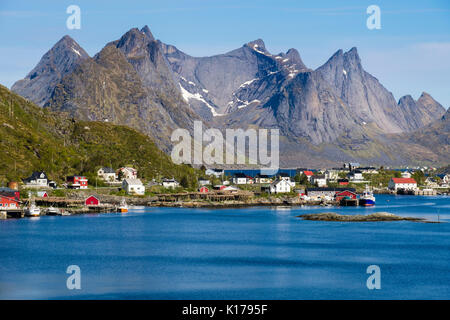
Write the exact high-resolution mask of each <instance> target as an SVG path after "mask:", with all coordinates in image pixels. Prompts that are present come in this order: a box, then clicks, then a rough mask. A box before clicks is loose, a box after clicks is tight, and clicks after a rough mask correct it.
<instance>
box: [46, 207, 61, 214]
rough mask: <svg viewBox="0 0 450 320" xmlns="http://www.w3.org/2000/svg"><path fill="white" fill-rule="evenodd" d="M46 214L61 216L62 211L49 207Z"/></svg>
mask: <svg viewBox="0 0 450 320" xmlns="http://www.w3.org/2000/svg"><path fill="white" fill-rule="evenodd" d="M46 213H47V215H48V216H59V215H61V211H60V210H59V209H58V208H55V207H53V206H50V207H48V208H47V212H46Z"/></svg>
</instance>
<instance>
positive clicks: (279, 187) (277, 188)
mask: <svg viewBox="0 0 450 320" xmlns="http://www.w3.org/2000/svg"><path fill="white" fill-rule="evenodd" d="M269 192H270V193H286V192H291V183H289V182H287V181H286V180H283V179H277V180H275V181H274V182H272V183H271V184H270V185H269Z"/></svg>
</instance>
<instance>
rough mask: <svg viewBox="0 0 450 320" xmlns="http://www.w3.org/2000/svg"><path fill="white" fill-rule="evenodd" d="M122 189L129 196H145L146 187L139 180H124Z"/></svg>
mask: <svg viewBox="0 0 450 320" xmlns="http://www.w3.org/2000/svg"><path fill="white" fill-rule="evenodd" d="M122 189H123V190H125V191H126V192H127V193H128V194H136V195H144V194H145V186H144V185H143V184H142V181H141V180H139V179H124V180H123V181H122Z"/></svg>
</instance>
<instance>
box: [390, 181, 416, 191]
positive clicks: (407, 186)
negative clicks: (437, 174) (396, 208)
mask: <svg viewBox="0 0 450 320" xmlns="http://www.w3.org/2000/svg"><path fill="white" fill-rule="evenodd" d="M388 188H389V190H394V191H397V190H399V189H402V190H411V191H414V190H417V182H416V180H414V179H413V178H391V180H389V183H388Z"/></svg>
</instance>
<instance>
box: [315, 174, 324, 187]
mask: <svg viewBox="0 0 450 320" xmlns="http://www.w3.org/2000/svg"><path fill="white" fill-rule="evenodd" d="M311 183H312V184H315V185H317V186H318V187H324V186H326V185H327V178H326V176H325V175H324V174H318V175H314V176H312V177H311Z"/></svg>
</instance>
